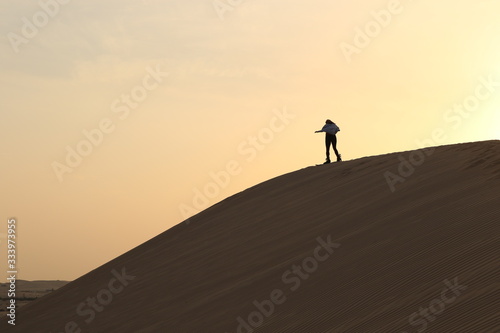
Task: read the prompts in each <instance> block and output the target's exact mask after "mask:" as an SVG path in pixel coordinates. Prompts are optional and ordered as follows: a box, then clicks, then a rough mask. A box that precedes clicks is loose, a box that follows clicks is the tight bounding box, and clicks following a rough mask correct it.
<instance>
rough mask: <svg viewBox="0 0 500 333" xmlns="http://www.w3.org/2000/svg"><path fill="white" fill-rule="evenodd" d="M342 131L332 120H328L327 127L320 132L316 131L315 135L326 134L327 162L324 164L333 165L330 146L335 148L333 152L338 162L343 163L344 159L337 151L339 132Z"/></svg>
mask: <svg viewBox="0 0 500 333" xmlns="http://www.w3.org/2000/svg"><path fill="white" fill-rule="evenodd" d="M338 131H340V128H339V127H338V126H337V125H335V123H334V122H333V121H331V120H330V119H327V120H326V122H325V126H323V128H322V129H321V130H319V131H316V132H314V133H320V132H325V133H326V134H325V146H326V162H325V163H323V164H328V163H331V161H330V145H332V147H333V151H334V152H335V155H336V156H337V162H340V161H342V158H341V156H340V154H339V152H338V150H337V136H336V135H335V134H337V132H338Z"/></svg>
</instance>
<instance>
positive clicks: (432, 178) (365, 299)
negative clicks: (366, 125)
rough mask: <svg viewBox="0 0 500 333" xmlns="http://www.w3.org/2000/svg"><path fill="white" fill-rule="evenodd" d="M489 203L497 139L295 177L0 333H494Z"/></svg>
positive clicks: (494, 231)
mask: <svg viewBox="0 0 500 333" xmlns="http://www.w3.org/2000/svg"><path fill="white" fill-rule="evenodd" d="M404 161H412V162H413V164H415V165H411V164H408V163H410V162H408V163H406V162H404ZM398 169H399V170H398ZM388 172H389V173H388ZM387 179H389V180H390V181H389V182H388V181H387ZM403 180H404V182H403ZM391 182H392V187H391V185H390V184H391ZM499 193H500V142H499V141H486V142H478V143H468V144H460V145H451V146H442V147H437V148H436V149H427V150H425V151H414V152H402V153H394V154H387V155H382V156H374V157H367V158H362V159H358V160H353V161H346V162H342V163H334V164H331V165H325V166H318V167H309V168H305V169H302V170H299V171H296V172H292V173H289V174H286V175H283V176H280V177H277V178H275V179H271V180H269V181H266V182H264V183H261V184H259V185H257V186H254V187H252V188H249V189H247V190H245V191H243V192H241V193H239V194H236V195H234V196H232V197H230V198H228V199H226V200H224V201H222V202H220V203H219V204H216V205H214V206H212V207H210V208H209V209H207V210H205V211H203V212H201V213H200V214H198V215H196V216H195V217H193V218H192V219H191V220H190V223H182V224H179V225H177V226H175V227H173V228H171V229H170V230H167V231H166V232H164V233H162V234H160V235H159V236H157V237H155V238H153V239H151V240H150V241H148V242H146V243H144V244H142V245H140V246H138V247H137V248H134V249H133V250H131V251H129V252H127V253H125V254H123V255H122V256H120V257H118V258H116V259H114V260H112V261H110V262H108V263H106V264H105V265H103V266H101V267H99V268H98V269H96V270H94V271H92V272H89V273H88V274H86V275H84V276H82V277H81V278H79V279H77V280H75V281H74V282H71V283H69V284H67V285H66V286H64V287H62V288H61V289H59V290H57V291H55V292H53V293H51V294H49V295H48V296H46V297H43V298H42V299H40V300H37V301H35V302H33V303H32V304H29V305H27V306H25V307H23V308H22V309H20V310H19V312H18V317H17V325H16V327H15V329H14V328H13V327H11V326H9V325H7V323H6V322H5V320H2V322H1V323H0V328H1V332H6V331H8V332H11V331H12V332H29V333H36V332H44V333H46V332H54V333H55V332H80V331H79V330H81V332H106V333H109V332H120V333H123V332H134V333H135V332H174V333H187V332H189V333H200V332H218V333H224V332H228V333H233V332H241V333H249V332H273V333H278V332H307V333H308V332H313V333H314V332H355V333H357V332H419V331H422V332H423V331H425V332H454V333H455V332H467V333H471V332H499V331H500V318H499V315H498V309H500V292H499V287H500V284H499V278H498V277H499V276H500V269H499V266H498V258H499V257H500V256H499V254H500V249H499V237H498V235H499V234H500V227H499V225H500V224H499V222H500V221H499V220H500V218H499V216H500V214H499V213H500V205H499V204H500V200H499ZM91 298H96V303H95V304H94V305H92V304H91V303H92V299H91ZM89 302H90V303H89Z"/></svg>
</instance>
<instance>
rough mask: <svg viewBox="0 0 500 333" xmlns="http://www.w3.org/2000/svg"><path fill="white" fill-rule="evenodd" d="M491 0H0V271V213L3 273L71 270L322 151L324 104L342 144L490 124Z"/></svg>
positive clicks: (494, 52)
mask: <svg viewBox="0 0 500 333" xmlns="http://www.w3.org/2000/svg"><path fill="white" fill-rule="evenodd" d="M231 4H233V5H231ZM498 13H500V2H498V1H495V0H490V1H488V0H477V1H472V0H453V1H451V0H440V1H430V0H413V1H411V0H401V1H397V0H394V1H378V0H376V1H375V0H370V1H368V0H355V1H353V0H338V1H325V0H313V1H304V0H301V1H299V0H276V1H263V0H247V1H236V0H233V1H229V0H220V1H218V0H217V1H214V0H203V1H200V0H195V1H186V0H169V1H167V0H142V1H141V0H135V1H132V0H105V1H96V0H85V1H79V0H72V1H70V0H64V1H63V0H59V1H56V0H41V1H40V2H38V1H27V0H4V1H2V3H1V4H0V31H1V36H2V39H1V43H0V74H1V75H0V84H1V89H0V115H1V118H0V135H1V140H0V146H1V150H0V151H1V154H2V155H1V157H2V162H1V175H0V177H1V178H0V179H1V183H0V185H1V186H0V188H1V190H0V191H1V192H0V193H1V194H0V200H1V203H2V204H1V206H0V223H1V224H0V242H1V244H0V254H1V256H0V272H2V273H0V277H1V278H0V280H2V281H3V280H5V278H4V277H6V276H7V274H6V271H7V268H6V261H7V255H6V252H7V249H6V245H5V243H6V238H5V235H6V232H7V220H8V218H11V217H15V218H16V219H17V224H18V230H17V232H18V233H17V236H18V238H17V241H18V270H19V275H18V278H20V279H25V280H42V279H43V280H48V279H59V280H73V279H75V278H77V277H79V276H81V275H83V274H85V273H86V272H88V271H90V270H92V269H94V268H96V267H98V266H100V265H102V264H104V263H105V262H107V261H109V260H111V259H113V258H115V257H116V256H118V255H120V254H122V253H124V252H126V251H128V250H130V249H131V248H133V247H135V246H137V245H139V244H141V243H143V242H145V241H146V240H148V239H150V238H152V237H154V236H156V235H157V234H159V233H161V232H163V231H165V230H167V229H169V228H170V227H172V226H174V225H176V224H178V223H181V222H182V221H183V220H185V219H186V218H187V217H189V215H190V214H193V213H196V212H199V211H200V210H203V209H205V208H208V207H209V206H211V205H213V204H214V203H216V202H219V201H220V200H222V199H224V198H226V197H228V196H230V195H232V194H235V193H237V192H240V191H242V190H244V189H246V188H248V187H250V186H253V185H255V184H257V183H260V182H262V181H264V180H267V179H270V178H273V177H275V176H278V175H281V174H283V173H287V172H292V171H294V170H297V169H300V168H304V167H307V166H311V165H314V164H317V163H322V162H323V161H324V159H325V156H324V136H323V134H314V131H315V130H318V129H320V128H321V127H322V126H323V124H324V121H325V120H326V119H327V118H330V119H332V120H333V121H334V122H335V123H337V125H338V126H339V127H340V129H341V132H340V133H339V134H338V140H339V143H338V148H339V150H340V153H341V154H342V156H343V159H344V160H350V159H356V158H360V157H363V156H369V155H378V154H384V153H390V152H395V151H404V150H413V149H417V148H420V147H421V146H422V144H426V145H428V144H431V143H433V144H434V145H442V144H450V143H459V142H470V141H480V140H489V139H499V138H500V127H499V126H498V124H500V112H499V109H500V60H499V59H500V20H499V19H498ZM436 130H438V131H441V133H444V135H442V136H441V137H440V140H436V139H433V133H435V131H436ZM438 141H439V142H438ZM395 163H397V160H396V161H395ZM380 177H382V175H380ZM237 222H238V221H235V223H237ZM3 272H5V273H3Z"/></svg>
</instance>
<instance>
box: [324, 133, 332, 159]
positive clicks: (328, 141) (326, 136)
mask: <svg viewBox="0 0 500 333" xmlns="http://www.w3.org/2000/svg"><path fill="white" fill-rule="evenodd" d="M330 136H331V135H329V134H325V146H326V161H327V162H330V144H331V143H332V141H331V140H330Z"/></svg>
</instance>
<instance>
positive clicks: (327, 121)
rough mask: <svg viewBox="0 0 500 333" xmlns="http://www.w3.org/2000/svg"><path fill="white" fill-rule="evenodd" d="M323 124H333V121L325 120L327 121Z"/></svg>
mask: <svg viewBox="0 0 500 333" xmlns="http://www.w3.org/2000/svg"><path fill="white" fill-rule="evenodd" d="M325 123H326V124H333V121H331V120H330V119H327V120H326V121H325Z"/></svg>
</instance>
